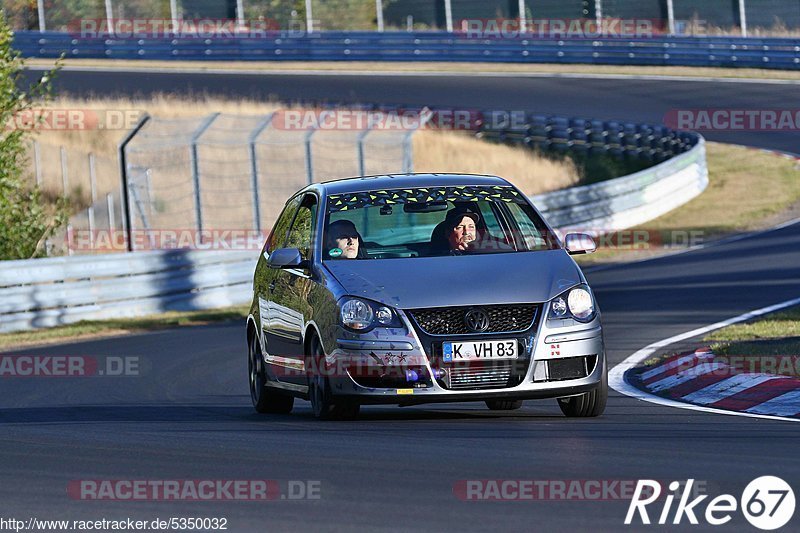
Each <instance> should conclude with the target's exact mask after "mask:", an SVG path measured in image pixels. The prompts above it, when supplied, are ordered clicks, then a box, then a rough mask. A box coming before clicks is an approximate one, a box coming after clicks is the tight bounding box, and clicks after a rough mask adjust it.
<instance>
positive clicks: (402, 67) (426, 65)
mask: <svg viewBox="0 0 800 533" xmlns="http://www.w3.org/2000/svg"><path fill="white" fill-rule="evenodd" d="M26 62H27V64H28V65H29V66H40V67H52V65H53V61H52V60H47V59H28V60H26ZM65 65H66V66H68V67H70V66H72V67H99V68H104V69H137V70H139V69H140V70H142V71H147V70H148V69H167V70H178V69H186V70H193V71H204V70H232V71H233V70H241V71H250V72H275V71H353V72H367V73H372V72H376V71H381V72H422V73H425V72H432V73H441V72H448V73H465V74H474V73H486V74H500V75H508V74H522V75H525V74H532V75H549V74H552V75H559V74H566V75H572V74H575V75H581V74H589V75H612V76H613V75H622V76H626V75H628V76H679V77H710V78H746V79H764V80H771V79H775V80H800V71H797V70H779V69H757V68H717V67H655V66H626V65H560V64H548V63H536V64H524V63H507V64H503V65H502V66H498V65H497V64H496V63H459V62H452V63H450V62H445V63H439V62H411V63H403V62H381V61H375V62H362V61H318V62H313V61H310V62H303V61H275V62H268V61H264V62H256V61H253V62H245V61H230V62H223V61H148V60H124V59H114V60H103V59H67V60H66V61H65Z"/></svg>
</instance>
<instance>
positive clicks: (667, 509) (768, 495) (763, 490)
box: [625, 476, 795, 531]
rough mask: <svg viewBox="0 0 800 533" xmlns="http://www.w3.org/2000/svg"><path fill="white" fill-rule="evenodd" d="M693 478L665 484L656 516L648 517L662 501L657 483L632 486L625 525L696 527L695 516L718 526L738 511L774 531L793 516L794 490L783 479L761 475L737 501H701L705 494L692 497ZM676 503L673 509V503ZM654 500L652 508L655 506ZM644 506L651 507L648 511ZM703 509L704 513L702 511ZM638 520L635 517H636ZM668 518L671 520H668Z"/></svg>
mask: <svg viewBox="0 0 800 533" xmlns="http://www.w3.org/2000/svg"><path fill="white" fill-rule="evenodd" d="M693 485H694V479H689V480H687V481H686V483H681V482H678V481H673V482H672V483H670V484H669V492H668V493H667V494H666V497H664V498H663V506H661V509H660V513H658V515H657V517H656V516H655V515H654V516H653V517H652V518H651V516H650V515H649V514H648V510H649V511H650V512H653V511H656V512H657V511H658V510H659V509H658V507H659V506H660V505H661V499H662V494H661V492H662V487H661V484H660V483H659V482H658V481H655V480H652V479H640V480H639V481H638V482H637V484H636V490H635V491H634V494H633V499H632V500H631V504H630V506H628V514H627V515H626V516H625V524H626V525H630V524H633V523H637V522H638V521H639V520H640V521H641V523H642V524H648V525H649V524H651V523H652V522H651V520H656V523H657V524H660V525H664V524H668V523H672V524H681V523H683V522H682V521H683V520H684V519H685V520H686V521H688V522H689V523H690V524H694V525H697V524H699V523H700V522H699V520H698V516H699V517H700V518H703V519H705V522H706V523H707V524H710V525H712V526H721V525H723V524H727V523H728V522H730V521H731V519H732V518H733V516H734V514H735V513H737V511H741V513H742V514H743V515H744V517H745V518H746V519H747V521H748V522H750V524H751V525H753V526H754V527H757V528H758V529H762V530H765V531H770V530H773V529H778V528H779V527H783V526H784V525H786V524H787V523H788V522H789V520H791V519H792V516H793V515H794V507H795V500H794V491H793V490H792V487H790V486H789V484H788V483H786V482H785V481H784V480H782V479H781V478H779V477H775V476H762V477H759V478H756V479H754V480H753V481H751V482H750V483H749V484H748V485H747V487H745V489H744V491H743V492H742V496H741V498H739V499H738V500H737V499H736V498H735V497H734V496H732V495H731V494H721V495H719V496H716V497H715V498H713V499H711V500H709V501H707V502H706V501H705V500H706V498H708V497H709V496H708V495H707V494H704V495H700V496H695V497H694V498H692V499H691V500H690V498H691V497H692V486H693ZM681 488H683V490H682V491H681ZM676 499H677V500H678V503H677V505H676V506H675V507H674V511H673V503H674V502H675V500H676ZM657 501H658V503H657V504H656V505H652V504H655V503H656V502H657ZM648 506H651V507H650V509H648ZM703 508H705V510H704V511H703ZM637 517H638V518H637ZM670 519H671V520H670Z"/></svg>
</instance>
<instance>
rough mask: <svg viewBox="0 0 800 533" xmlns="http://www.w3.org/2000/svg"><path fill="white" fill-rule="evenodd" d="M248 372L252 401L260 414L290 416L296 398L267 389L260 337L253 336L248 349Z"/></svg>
mask: <svg viewBox="0 0 800 533" xmlns="http://www.w3.org/2000/svg"><path fill="white" fill-rule="evenodd" d="M247 352H248V353H247V372H248V374H249V381H250V399H251V400H252V401H253V407H255V410H256V411H257V412H259V413H272V414H288V413H291V412H292V407H294V397H293V396H289V395H288V394H281V393H280V392H275V391H273V390H270V389H269V388H267V371H266V368H264V358H263V357H262V356H261V345H260V343H259V342H258V336H256V335H253V338H252V339H251V340H250V345H249V346H248V349H247Z"/></svg>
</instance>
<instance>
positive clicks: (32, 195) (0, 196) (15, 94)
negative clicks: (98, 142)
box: [0, 12, 67, 259]
mask: <svg viewBox="0 0 800 533" xmlns="http://www.w3.org/2000/svg"><path fill="white" fill-rule="evenodd" d="M13 37H14V34H13V32H12V31H11V29H10V28H9V26H8V23H7V21H6V18H5V15H4V14H3V13H2V12H0V259H28V258H31V257H35V256H37V255H40V254H41V252H42V242H43V241H44V239H46V238H47V237H49V236H50V235H52V233H53V232H54V231H55V230H56V229H57V228H58V227H59V226H61V225H63V224H64V222H65V221H66V213H67V211H66V208H67V206H66V200H59V201H58V203H57V205H55V206H52V205H48V204H47V203H46V202H45V201H44V199H43V198H42V194H41V191H40V190H39V189H38V187H35V186H31V185H29V184H28V183H26V180H25V179H24V175H25V168H26V165H27V163H28V160H27V154H26V141H27V140H28V139H29V137H30V136H31V135H33V134H34V133H33V129H31V128H17V127H14V120H13V119H14V117H16V116H18V114H19V113H22V112H25V111H27V110H32V109H33V108H34V106H36V105H41V104H42V103H43V102H45V101H46V100H47V99H48V98H49V97H50V96H51V94H52V79H53V76H54V75H55V73H56V72H57V71H58V69H59V68H60V64H57V65H56V68H55V69H53V70H52V71H50V72H48V73H46V74H44V75H43V76H42V77H41V79H39V80H38V81H37V82H35V83H33V84H31V85H29V86H28V87H24V84H23V82H22V72H23V69H24V66H25V62H24V61H23V59H22V58H21V57H20V55H19V53H18V52H17V51H16V50H14V49H13V48H12V44H13Z"/></svg>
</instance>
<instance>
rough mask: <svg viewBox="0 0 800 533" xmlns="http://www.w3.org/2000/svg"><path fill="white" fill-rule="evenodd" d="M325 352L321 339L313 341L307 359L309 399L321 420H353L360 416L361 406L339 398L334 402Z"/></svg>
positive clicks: (316, 415) (315, 415) (315, 416)
mask: <svg viewBox="0 0 800 533" xmlns="http://www.w3.org/2000/svg"><path fill="white" fill-rule="evenodd" d="M324 365H325V352H324V351H323V350H322V345H321V344H320V342H319V340H317V339H313V340H312V341H311V354H310V357H309V358H308V360H307V361H306V376H307V378H308V399H309V400H310V401H311V410H312V412H313V413H314V418H317V419H319V420H353V419H356V418H358V413H359V411H360V410H361V406H360V405H359V404H358V403H355V402H352V401H345V400H339V401H337V402H335V403H334V398H333V393H332V392H331V384H330V380H329V379H328V376H326V375H325V374H326V372H325V371H324V370H325V366H324Z"/></svg>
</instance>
